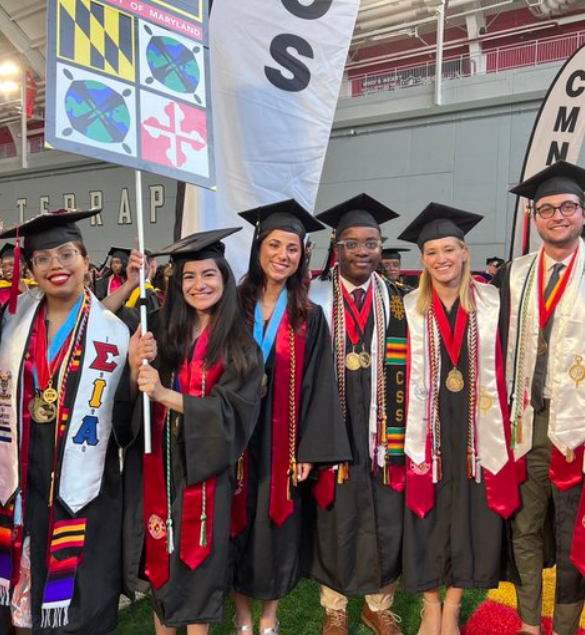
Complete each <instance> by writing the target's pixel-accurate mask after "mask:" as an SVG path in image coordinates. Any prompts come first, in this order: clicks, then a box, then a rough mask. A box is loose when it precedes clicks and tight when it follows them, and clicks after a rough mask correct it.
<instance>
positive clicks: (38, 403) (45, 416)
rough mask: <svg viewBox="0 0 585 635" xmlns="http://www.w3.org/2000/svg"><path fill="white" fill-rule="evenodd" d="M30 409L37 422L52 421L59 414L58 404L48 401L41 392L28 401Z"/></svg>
mask: <svg viewBox="0 0 585 635" xmlns="http://www.w3.org/2000/svg"><path fill="white" fill-rule="evenodd" d="M28 411H29V412H30V416H31V417H32V419H33V421H34V422H35V423H51V422H52V421H54V420H55V417H56V416H57V406H56V404H55V403H54V402H53V403H47V402H46V401H45V400H44V399H43V396H42V395H41V394H40V393H37V394H36V395H35V396H34V397H33V398H32V399H31V400H30V401H29V402H28Z"/></svg>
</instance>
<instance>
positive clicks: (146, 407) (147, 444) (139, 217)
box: [134, 170, 152, 454]
mask: <svg viewBox="0 0 585 635" xmlns="http://www.w3.org/2000/svg"><path fill="white" fill-rule="evenodd" d="M134 175H135V180H136V226H137V228H138V249H139V251H140V252H141V253H142V254H144V250H145V244H144V213H143V209H142V172H141V171H140V170H135V172H134ZM144 269H145V268H144V267H141V268H140V326H141V327H142V333H143V334H144V333H146V332H147V331H148V320H147V316H146V276H145V270H144ZM142 365H143V366H147V365H148V360H146V359H143V360H142ZM142 409H143V411H144V453H145V454H150V453H151V452H152V444H151V437H150V399H149V398H148V395H147V394H146V393H145V392H143V393H142Z"/></svg>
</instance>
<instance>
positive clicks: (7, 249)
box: [0, 243, 16, 260]
mask: <svg viewBox="0 0 585 635" xmlns="http://www.w3.org/2000/svg"><path fill="white" fill-rule="evenodd" d="M15 249H16V245H14V244H12V243H5V244H4V245H3V246H2V248H1V249H0V260H4V258H14V250H15Z"/></svg>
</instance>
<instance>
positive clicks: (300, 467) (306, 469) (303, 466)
mask: <svg viewBox="0 0 585 635" xmlns="http://www.w3.org/2000/svg"><path fill="white" fill-rule="evenodd" d="M312 469H313V464H312V463H297V481H298V482H299V483H302V482H303V481H306V480H307V479H308V478H309V474H310V473H311V470H312Z"/></svg>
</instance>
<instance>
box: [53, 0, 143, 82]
mask: <svg viewBox="0 0 585 635" xmlns="http://www.w3.org/2000/svg"><path fill="white" fill-rule="evenodd" d="M57 20H58V29H57V33H58V42H57V56H58V57H60V58H61V59H64V60H68V61H71V62H75V63H76V64H79V65H80V66H83V67H86V68H94V69H96V70H99V71H102V72H104V73H108V74H109V75H112V76H114V77H118V78H120V79H125V80H127V81H131V82H133V81H134V79H135V63H134V22H133V18H132V17H131V16H130V15H128V14H126V13H124V12H122V11H120V10H119V9H114V8H113V7H110V6H108V5H105V4H102V3H101V2H94V1H93V0H59V1H58V3H57Z"/></svg>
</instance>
